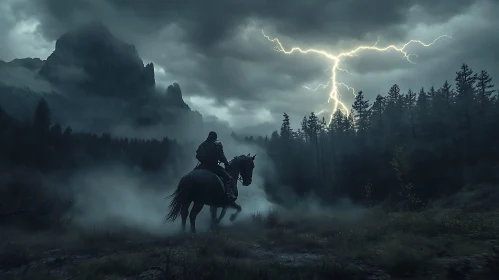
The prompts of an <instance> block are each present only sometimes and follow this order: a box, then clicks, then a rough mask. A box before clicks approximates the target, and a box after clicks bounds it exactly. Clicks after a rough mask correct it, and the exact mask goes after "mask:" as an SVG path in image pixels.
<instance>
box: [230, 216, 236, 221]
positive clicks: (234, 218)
mask: <svg viewBox="0 0 499 280" xmlns="http://www.w3.org/2000/svg"><path fill="white" fill-rule="evenodd" d="M236 217H237V216H236V215H232V216H230V219H229V221H231V222H233V221H235V220H236Z"/></svg>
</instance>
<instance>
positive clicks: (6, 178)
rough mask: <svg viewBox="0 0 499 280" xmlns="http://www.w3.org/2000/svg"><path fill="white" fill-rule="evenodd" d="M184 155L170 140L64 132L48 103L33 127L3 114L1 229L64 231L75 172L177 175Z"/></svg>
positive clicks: (0, 118) (0, 125) (0, 128)
mask: <svg viewBox="0 0 499 280" xmlns="http://www.w3.org/2000/svg"><path fill="white" fill-rule="evenodd" d="M182 151H183V149H182V148H181V146H180V144H178V143H177V142H176V141H174V140H169V139H167V138H164V139H163V140H161V141H159V140H141V139H127V138H121V139H120V138H113V137H111V136H110V135H108V134H103V135H96V134H91V133H74V132H73V131H72V130H71V128H69V127H67V128H64V129H63V128H62V127H61V126H60V125H58V124H53V123H52V121H51V113H50V108H49V106H48V104H47V102H46V101H45V100H43V99H42V100H41V101H40V102H39V103H38V106H37V108H36V111H35V112H34V117H33V119H32V120H30V121H24V122H23V121H19V120H16V119H14V118H12V117H10V116H9V115H8V114H6V113H5V111H4V110H2V109H1V108H0V225H4V224H9V225H12V224H15V225H19V226H28V227H29V228H46V227H56V226H64V224H65V223H67V222H69V221H68V220H67V219H66V216H67V215H68V213H70V212H71V211H70V209H71V207H72V205H73V202H74V199H73V194H72V190H70V189H69V188H68V187H67V183H68V182H67V181H64V180H66V179H69V178H70V177H71V175H72V174H74V171H77V170H79V169H81V168H85V167H99V166H102V167H105V166H106V164H114V163H119V164H120V165H127V166H129V167H134V168H136V167H138V168H140V169H141V170H143V171H144V172H146V173H147V172H158V171H162V172H164V171H165V168H166V169H167V170H168V171H170V172H174V173H175V172H177V171H176V170H177V168H178V169H181V168H182V166H181V165H180V164H181V162H184V161H183V160H182V157H183V155H182V154H181V153H182ZM179 163H180V164H179ZM54 176H55V177H56V178H54ZM52 179H55V180H56V181H57V183H56V184H54V182H53V181H52Z"/></svg>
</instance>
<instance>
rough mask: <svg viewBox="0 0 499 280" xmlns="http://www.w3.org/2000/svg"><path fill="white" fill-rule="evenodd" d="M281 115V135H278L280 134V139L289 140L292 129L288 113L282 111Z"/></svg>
mask: <svg viewBox="0 0 499 280" xmlns="http://www.w3.org/2000/svg"><path fill="white" fill-rule="evenodd" d="M283 117H284V119H283V120H282V125H281V135H280V136H281V139H282V140H284V141H287V142H289V141H290V140H291V137H292V135H293V129H291V125H290V122H289V116H288V114H286V113H284V114H283Z"/></svg>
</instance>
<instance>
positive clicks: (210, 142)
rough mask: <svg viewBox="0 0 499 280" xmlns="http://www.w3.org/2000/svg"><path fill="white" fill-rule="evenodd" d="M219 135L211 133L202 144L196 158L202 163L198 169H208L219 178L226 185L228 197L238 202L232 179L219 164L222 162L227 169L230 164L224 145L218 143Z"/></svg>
mask: <svg viewBox="0 0 499 280" xmlns="http://www.w3.org/2000/svg"><path fill="white" fill-rule="evenodd" d="M217 138H218V136H217V133H216V132H215V131H211V132H210V133H209V134H208V138H206V140H205V141H204V142H203V143H201V144H200V145H199V147H198V149H197V151H196V158H197V159H198V160H199V162H200V163H201V164H200V165H199V166H198V167H197V168H199V169H207V170H209V171H211V172H213V173H215V174H216V175H218V176H219V177H221V178H222V180H223V181H224V183H225V190H226V193H227V196H228V197H229V199H231V200H236V197H235V196H234V194H233V193H232V186H231V184H232V177H231V176H230V175H229V173H227V172H226V171H225V169H223V168H222V167H221V166H220V165H218V162H222V163H223V164H224V165H225V168H227V167H228V166H229V162H228V161H227V158H226V157H225V154H224V150H223V146H222V143H220V142H218V141H217Z"/></svg>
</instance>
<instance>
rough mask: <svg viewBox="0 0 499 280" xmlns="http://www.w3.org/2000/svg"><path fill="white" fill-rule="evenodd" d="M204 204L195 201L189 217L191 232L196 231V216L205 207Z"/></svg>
mask: <svg viewBox="0 0 499 280" xmlns="http://www.w3.org/2000/svg"><path fill="white" fill-rule="evenodd" d="M203 206H204V204H202V203H196V202H194V206H192V209H191V214H190V215H189V219H190V221H191V232H192V233H196V216H197V215H198V214H199V212H201V210H202V209H203Z"/></svg>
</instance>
